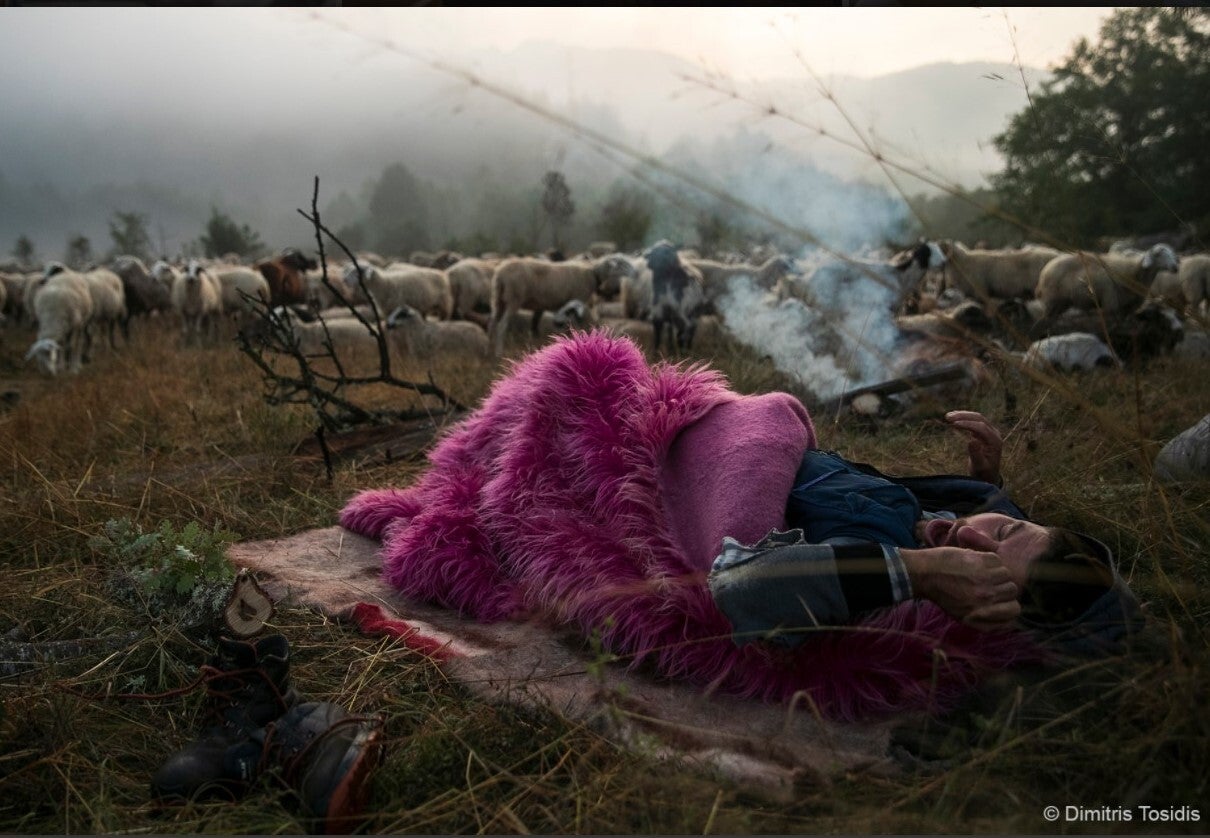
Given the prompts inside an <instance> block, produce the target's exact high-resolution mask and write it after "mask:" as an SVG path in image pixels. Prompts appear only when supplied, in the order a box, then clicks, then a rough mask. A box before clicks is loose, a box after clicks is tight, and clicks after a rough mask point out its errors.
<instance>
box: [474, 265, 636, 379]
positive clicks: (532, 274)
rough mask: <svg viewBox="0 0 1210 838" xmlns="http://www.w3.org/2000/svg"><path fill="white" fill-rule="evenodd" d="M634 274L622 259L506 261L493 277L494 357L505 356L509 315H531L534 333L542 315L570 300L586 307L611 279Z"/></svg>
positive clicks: (630, 266) (491, 332) (591, 303)
mask: <svg viewBox="0 0 1210 838" xmlns="http://www.w3.org/2000/svg"><path fill="white" fill-rule="evenodd" d="M633 273H634V265H632V264H631V263H630V261H629V260H628V259H626V258H625V257H624V256H617V255H614V256H605V257H602V258H601V259H598V260H597V261H595V262H581V261H570V262H547V261H545V260H542V259H533V258H521V259H506V260H504V261H503V262H501V263H500V264H499V266H497V268H496V272H495V273H494V274H493V275H492V317H491V321H490V322H489V324H488V334H489V335H490V336H491V338H492V340H493V341H494V345H495V351H496V355H497V356H499V355H503V354H504V335H505V332H506V331H507V330H508V322H509V319H510V318H511V316H512V315H513V314H514V313H516V312H517V311H520V310H521V309H523V308H527V309H529V310H530V311H532V312H533V316H532V319H531V332H532V333H533V334H535V335H536V334H537V330H538V324H539V322H540V320H541V316H542V312H544V311H556V310H558V309H559V308H561V307H563V306H564V305H565V304H567V303H569V302H571V301H572V300H580V301H582V302H584V303H586V304H587V305H588V306H589V308H592V307H594V306H595V304H596V300H597V295H598V293H599V291H600V288H601V286H602V285H604V284H605V283H607V282H608V281H609V280H610V279H611V278H612V277H618V276H627V275H631V274H633Z"/></svg>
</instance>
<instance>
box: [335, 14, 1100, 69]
mask: <svg viewBox="0 0 1210 838" xmlns="http://www.w3.org/2000/svg"><path fill="white" fill-rule="evenodd" d="M1111 11H1112V9H1111V8H1109V7H1103V8H1038V7H1033V8H1010V9H1002V8H997V7H987V8H970V7H967V8H952V9H919V8H917V9H906V8H852V7H848V8H785V7H780V8H779V7H744V8H718V9H714V8H641V9H640V8H557V9H517V8H513V9H482V8H477V9H465V8H463V9H458V8H434V7H422V8H407V9H391V10H386V9H339V10H337V9H323V10H320V11H318V12H317V14H320V15H322V16H324V17H329V18H334V19H339V20H340V21H342V22H344V23H346V24H348V25H349V26H352V27H355V28H356V29H357V30H359V31H363V32H367V33H373V34H375V35H378V36H386V37H390V38H394V39H397V40H398V41H400V42H403V43H406V44H409V45H412V46H415V47H419V48H425V47H427V48H429V49H431V50H432V51H433V52H435V53H445V52H447V51H449V50H462V49H467V48H484V47H496V48H501V49H507V48H510V47H514V46H517V45H519V44H521V43H523V42H525V41H527V40H551V41H558V42H562V43H568V44H572V45H577V46H597V47H624V46H631V47H640V48H650V49H658V50H662V51H664V52H669V53H672V54H674V55H678V56H680V57H682V58H686V59H689V60H691V61H700V62H703V63H706V64H707V65H709V66H711V67H713V68H716V69H719V70H720V71H722V72H726V73H728V74H731V75H735V76H744V75H747V76H749V77H751V78H767V77H775V76H797V75H799V74H800V73H801V72H802V68H801V65H800V64H799V63H798V59H797V58H796V57H795V55H794V52H795V50H796V49H797V50H798V51H800V52H801V53H802V54H803V57H804V58H805V59H806V60H807V61H808V62H809V63H810V64H811V66H812V69H814V70H815V71H816V72H817V73H821V74H830V73H836V74H848V75H855V76H861V77H870V76H878V75H883V74H885V73H892V72H895V71H898V70H905V69H908V68H910V67H917V66H919V65H922V64H929V63H932V62H935V61H954V62H961V61H1004V62H1011V61H1013V57H1014V53H1013V41H1014V39H1015V40H1016V47H1017V51H1018V53H1019V56H1020V60H1021V62H1022V63H1023V64H1025V65H1026V66H1033V67H1041V68H1045V67H1048V66H1049V65H1051V64H1053V63H1054V62H1057V61H1059V60H1060V59H1062V58H1063V57H1064V56H1065V55H1066V54H1067V53H1068V52H1069V51H1070V46H1071V44H1072V43H1073V42H1074V41H1075V40H1076V39H1077V38H1079V37H1081V36H1084V37H1088V38H1090V39H1095V37H1096V34H1097V31H1098V29H1099V27H1100V24H1101V21H1102V20H1103V19H1104V18H1105V17H1106V16H1107V15H1108V14H1109V13H1110V12H1111Z"/></svg>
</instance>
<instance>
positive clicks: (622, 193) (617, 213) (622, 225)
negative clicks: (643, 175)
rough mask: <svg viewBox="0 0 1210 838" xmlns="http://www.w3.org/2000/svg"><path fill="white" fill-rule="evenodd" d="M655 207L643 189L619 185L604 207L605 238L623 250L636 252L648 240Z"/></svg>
mask: <svg viewBox="0 0 1210 838" xmlns="http://www.w3.org/2000/svg"><path fill="white" fill-rule="evenodd" d="M653 213H654V205H653V202H652V200H651V197H650V196H649V195H648V194H647V193H646V192H643V191H641V190H639V189H635V188H634V187H631V186H626V185H615V187H614V188H613V189H612V190H611V191H610V194H609V198H608V199H607V200H606V201H605V204H604V205H603V206H602V207H601V235H602V237H603V238H605V239H608V240H609V241H612V242H614V243H615V244H617V246H618V248H619V249H620V250H633V249H635V248H637V247H641V246H642V245H643V243H644V242H645V241H646V240H647V231H648V230H650V229H651V218H652V215H653Z"/></svg>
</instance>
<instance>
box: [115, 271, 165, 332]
mask: <svg viewBox="0 0 1210 838" xmlns="http://www.w3.org/2000/svg"><path fill="white" fill-rule="evenodd" d="M113 272H114V273H116V274H117V275H118V277H119V278H120V279H121V280H122V289H123V291H124V292H125V294H126V319H124V320H123V321H122V335H123V336H124V337H125V338H126V340H127V341H129V340H130V320H131V318H133V317H138V316H142V315H150V314H153V313H155V312H160V311H170V310H171V309H172V297H171V293H170V291H169V287H166V286H165V285H164V284H163V283H162V282H160V281H159V280H157V279H156V278H155V277H154V276H152V275H151V271H149V270H147V266H146V265H144V264H143V261H142V260H141V259H139V258H137V257H134V256H119V257H118V258H117V259H115V260H114V262H113Z"/></svg>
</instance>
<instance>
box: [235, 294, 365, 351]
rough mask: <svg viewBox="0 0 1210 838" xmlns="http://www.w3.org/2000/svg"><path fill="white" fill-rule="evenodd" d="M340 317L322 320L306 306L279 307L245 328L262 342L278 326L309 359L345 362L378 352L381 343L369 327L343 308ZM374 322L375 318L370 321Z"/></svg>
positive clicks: (246, 333) (245, 331) (248, 334)
mask: <svg viewBox="0 0 1210 838" xmlns="http://www.w3.org/2000/svg"><path fill="white" fill-rule="evenodd" d="M344 312H345V315H342V316H340V317H319V316H317V315H315V314H314V313H312V312H310V311H309V310H308V309H306V308H303V307H301V306H300V307H298V308H295V307H292V306H277V307H275V308H273V309H272V310H270V311H269V313H268V317H267V318H265V317H260V318H257V320H256V321H255V322H253V323H251V324H250V325H248V326H247V327H245V328H244V330H243V334H244V335H245V336H247V337H248V338H260V339H263V338H264V337H265V335H266V333H267V331H268V330H269V329H270V328H272V327H274V326H276V327H278V328H279V329H281V330H282V331H284V332H285V333H286V334H287V335H288V336H289V338H288V339H289V340H290V341H291V343H292V344H293V345H294V346H295V347H296V348H297V349H298V351H299V352H300V353H301V354H303V355H304V356H307V357H327V356H329V355H333V356H335V357H336V358H337V359H338V360H340V361H341V362H342V363H343V362H345V361H347V360H351V355H352V354H353V353H355V352H366V353H371V352H373V353H377V351H378V341H377V339H376V338H375V337H374V336H373V335H372V334H370V330H369V329H368V328H366V325H365V324H364V323H362V322H361V321H360V320H358V319H357V318H356V317H354V316H352V315H351V312H349V310H348V309H344ZM367 320H369V321H370V322H373V319H372V318H367Z"/></svg>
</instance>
